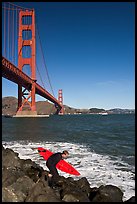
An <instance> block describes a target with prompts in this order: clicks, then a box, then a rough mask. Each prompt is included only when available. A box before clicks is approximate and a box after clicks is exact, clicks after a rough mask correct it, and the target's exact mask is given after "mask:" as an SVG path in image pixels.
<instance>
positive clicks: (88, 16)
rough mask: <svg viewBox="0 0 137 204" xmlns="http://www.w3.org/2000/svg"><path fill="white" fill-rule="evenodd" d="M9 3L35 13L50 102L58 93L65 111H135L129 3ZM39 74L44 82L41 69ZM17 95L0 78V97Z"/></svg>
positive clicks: (132, 27) (132, 9)
mask: <svg viewBox="0 0 137 204" xmlns="http://www.w3.org/2000/svg"><path fill="white" fill-rule="evenodd" d="M15 4H16V5H18V6H22V7H27V8H34V9H35V14H36V24H37V26H38V31H39V35H40V39H41V42H42V48H43V53H44V57H45V61H46V65H47V68H48V73H49V77H50V80H51V84H52V87H53V90H54V94H55V97H56V98H57V93H58V89H62V90H63V97H64V98H63V100H64V104H65V105H68V106H70V107H74V108H93V107H96V108H104V109H111V108H129V109H130V108H131V109H133V108H135V3H134V2H113V3H112V2H48V3H47V2H20V3H17V2H15ZM39 50H40V49H39ZM37 52H38V49H37ZM39 60H40V58H39V59H37V64H39V63H40V62H39ZM40 72H41V75H42V79H43V81H45V84H46V80H47V79H46V77H45V78H44V76H45V75H46V73H44V72H45V71H44V68H43V67H42V66H40ZM17 93H18V91H17V85H16V84H14V83H13V82H10V81H8V80H6V79H2V96H3V97H5V96H15V97H17ZM36 98H37V101H38V100H45V99H44V98H42V97H39V96H37V97H36Z"/></svg>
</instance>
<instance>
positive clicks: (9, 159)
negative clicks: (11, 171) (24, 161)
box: [2, 148, 21, 168]
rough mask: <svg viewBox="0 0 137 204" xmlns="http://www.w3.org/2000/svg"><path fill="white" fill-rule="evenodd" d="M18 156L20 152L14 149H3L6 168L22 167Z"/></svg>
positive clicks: (3, 163) (3, 160) (3, 162)
mask: <svg viewBox="0 0 137 204" xmlns="http://www.w3.org/2000/svg"><path fill="white" fill-rule="evenodd" d="M20 161H21V160H20V158H19V157H18V153H15V152H14V151H13V150H11V149H9V148H7V149H2V167H6V168H20V167H21V162H20Z"/></svg>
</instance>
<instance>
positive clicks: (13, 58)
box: [12, 10, 15, 64]
mask: <svg viewBox="0 0 137 204" xmlns="http://www.w3.org/2000/svg"><path fill="white" fill-rule="evenodd" d="M12 14H13V36H12V37H13V38H12V42H13V45H12V60H13V63H14V64H15V57H14V43H15V42H14V35H15V34H14V10H13V13H12Z"/></svg>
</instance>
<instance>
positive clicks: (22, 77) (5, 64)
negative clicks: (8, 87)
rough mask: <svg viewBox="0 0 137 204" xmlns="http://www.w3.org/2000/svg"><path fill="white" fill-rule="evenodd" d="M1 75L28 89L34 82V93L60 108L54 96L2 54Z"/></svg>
mask: <svg viewBox="0 0 137 204" xmlns="http://www.w3.org/2000/svg"><path fill="white" fill-rule="evenodd" d="M2 77H4V78H6V79H8V80H10V81H12V82H14V83H16V84H20V85H21V86H22V87H24V88H26V89H27V90H28V91H30V90H31V85H32V83H35V89H36V94H38V95H40V96H42V97H44V98H46V99H48V100H49V101H51V102H53V103H54V104H55V105H56V106H57V107H58V108H59V110H60V109H61V108H62V106H61V104H60V103H59V101H58V100H57V99H56V98H55V97H54V96H52V95H51V94H50V93H49V92H48V91H46V90H45V89H44V88H42V87H41V86H40V85H39V84H37V83H36V80H33V79H31V78H30V77H29V76H27V75H26V74H25V73H24V72H22V71H21V70H20V69H19V68H17V67H16V66H15V65H13V64H12V63H11V62H10V61H8V60H7V59H6V58H5V57H3V56H2Z"/></svg>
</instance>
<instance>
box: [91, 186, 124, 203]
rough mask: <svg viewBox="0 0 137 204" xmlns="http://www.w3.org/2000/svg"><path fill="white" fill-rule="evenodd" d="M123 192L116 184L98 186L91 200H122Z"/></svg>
mask: <svg viewBox="0 0 137 204" xmlns="http://www.w3.org/2000/svg"><path fill="white" fill-rule="evenodd" d="M122 197H123V192H122V191H121V190H120V189H119V188H118V187H116V186H113V185H106V186H100V187H99V189H98V191H97V193H96V194H95V196H94V197H93V199H92V200H91V202H123V201H122Z"/></svg>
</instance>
